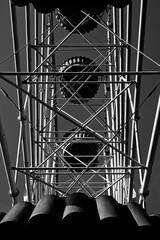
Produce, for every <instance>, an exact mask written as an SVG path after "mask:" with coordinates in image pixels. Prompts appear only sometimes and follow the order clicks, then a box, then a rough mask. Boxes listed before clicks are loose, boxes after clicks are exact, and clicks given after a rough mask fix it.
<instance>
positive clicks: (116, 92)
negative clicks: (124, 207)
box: [0, 0, 160, 204]
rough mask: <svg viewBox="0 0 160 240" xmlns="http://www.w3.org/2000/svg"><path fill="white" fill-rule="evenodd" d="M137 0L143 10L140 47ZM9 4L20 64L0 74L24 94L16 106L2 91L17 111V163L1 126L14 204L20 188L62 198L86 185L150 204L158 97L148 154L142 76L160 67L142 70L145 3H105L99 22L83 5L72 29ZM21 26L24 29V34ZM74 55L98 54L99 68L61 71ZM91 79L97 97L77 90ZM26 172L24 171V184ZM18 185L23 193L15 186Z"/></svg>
mask: <svg viewBox="0 0 160 240" xmlns="http://www.w3.org/2000/svg"><path fill="white" fill-rule="evenodd" d="M135 2H136V3H135ZM137 2H138V3H137ZM134 4H136V7H137V12H138V14H137V16H138V21H137V22H138V23H137V24H138V26H136V29H137V33H136V39H134V41H135V42H136V43H135V44H134V46H135V47H134V46H133V45H132V41H133V38H134V36H135V27H134V26H133V22H132V20H133V5H134ZM9 7H10V19H11V26H12V41H13V56H10V58H13V61H14V67H15V71H14V72H11V71H8V72H1V74H0V78H1V80H3V81H5V82H6V83H8V84H10V85H11V86H13V90H15V91H17V105H16V104H15V103H14V102H13V101H12V99H11V98H10V96H9V95H8V93H7V91H6V90H5V89H3V88H1V90H2V92H3V93H4V95H5V96H6V97H7V98H8V99H9V100H10V101H12V103H13V104H14V106H15V107H16V108H17V109H18V111H19V138H18V139H17V157H16V160H15V161H14V163H15V164H13V163H12V161H11V159H10V156H9V151H8V149H7V142H6V138H5V133H4V132H3V126H2V124H0V129H1V131H0V132H1V136H0V140H1V147H2V153H3V159H4V163H5V167H6V174H7V178H8V182H9V187H10V191H11V196H12V199H13V202H14V203H15V202H17V201H18V199H19V196H20V195H23V197H24V198H25V199H27V200H28V201H31V202H33V203H36V202H37V201H38V200H39V199H40V198H41V197H42V196H44V195H46V194H52V193H53V194H58V195H59V196H62V197H64V196H67V195H68V194H70V193H71V192H75V191H76V192H78V191H81V192H84V193H86V194H87V195H88V196H90V197H93V198H97V197H98V196H100V195H102V194H108V195H112V196H113V197H114V198H115V199H116V200H117V201H118V202H120V203H123V204H124V203H126V202H129V201H131V200H132V198H137V201H139V202H140V203H143V204H145V196H146V193H147V190H148V184H149V180H150V175H151V171H152V165H153V161H154V153H155V149H156V146H157V141H158V137H159V130H158V127H157V126H158V124H160V117H159V115H160V113H159V112H160V103H159V102H158V105H157V113H156V116H155V122H154V126H153V132H152V136H151V144H150V147H149V151H148V157H147V159H146V161H145V160H144V158H143V160H142V156H141V148H140V140H139V134H141V133H140V132H139V128H138V119H139V108H140V105H141V103H140V94H141V77H142V75H149V74H159V73H160V72H158V71H155V72H154V71H144V70H143V67H142V66H143V58H144V57H145V58H148V59H149V57H147V56H146V55H145V54H143V46H144V38H145V22H146V12H147V0H144V1H143V0H140V1H133V3H132V4H129V5H127V6H126V7H125V8H115V7H113V6H111V5H107V6H106V10H105V11H104V13H103V14H101V15H100V16H99V20H100V21H97V20H96V19H95V18H94V17H93V16H91V15H90V14H88V13H86V12H83V15H84V18H83V19H82V21H81V22H80V23H79V24H78V25H75V26H73V30H71V31H70V32H68V31H67V30H65V29H63V27H62V26H61V24H60V22H58V20H57V19H56V17H55V13H54V12H52V13H50V14H41V13H38V12H37V11H36V10H35V9H34V8H33V6H32V5H30V4H29V5H27V6H26V7H23V8H21V10H19V9H17V7H16V6H15V5H14V4H12V3H11V2H10V1H9ZM134 8H135V7H134ZM20 11H21V13H23V17H22V14H19V12H20ZM63 17H64V18H65V16H63ZM88 19H90V20H92V21H94V22H96V23H97V27H96V28H95V29H94V30H93V31H91V32H87V33H85V34H82V33H81V32H80V31H79V27H80V26H81V25H82V24H83V23H84V22H85V21H87V20H88ZM67 21H69V19H67ZM71 24H72V23H71ZM19 25H21V26H20V27H21V28H23V29H25V35H24V36H21V32H20V31H21V30H19V29H20V27H19ZM72 25H73V24H72ZM133 33H134V34H133ZM133 35H134V36H133ZM22 38H23V39H22ZM24 40H25V44H24V45H22V43H21V42H20V41H22V42H24ZM77 56H78V57H80V56H82V57H83V56H84V57H88V58H90V59H92V60H93V61H94V63H95V65H96V66H95V67H94V70H92V69H93V68H91V70H90V68H88V66H89V64H84V66H82V68H83V70H81V69H80V70H79V69H78V68H76V71H75V68H71V69H70V71H67V70H66V71H63V66H64V62H65V61H66V60H67V59H72V62H71V63H70V62H69V63H67V64H71V67H72V66H74V63H75V62H74V61H75V57H77ZM73 59H74V60H73ZM77 59H78V58H77ZM149 60H151V59H149ZM77 61H78V60H77ZM151 61H152V62H153V60H151ZM22 62H23V64H22ZM76 64H77V63H76ZM155 64H157V63H155ZM77 65H78V64H77ZM77 65H76V66H77ZM82 65H83V64H82ZM10 76H13V77H14V79H15V81H13V80H11V79H10ZM93 77H94V78H93ZM95 79H96V80H95ZM77 82H78V84H77V86H78V87H77V88H76V89H75V88H74V86H75V85H76V83H77ZM74 84H75V85H74ZM94 84H97V85H98V91H97V92H96V93H95V96H94V97H91V98H86V97H83V96H82V94H80V91H79V90H80V89H81V88H82V89H83V87H84V86H85V85H87V88H88V92H89V91H92V85H94ZM64 90H65V91H64ZM62 92H63V93H64V92H65V93H66V92H68V94H69V97H68V96H67V97H66V96H64V94H63V93H62ZM82 93H83V91H82ZM73 99H74V100H76V103H74V102H72V100H73ZM94 146H97V148H96V149H95V148H94ZM90 148H93V149H92V151H91V153H90V151H89V150H90ZM76 149H80V151H79V150H77V152H76ZM86 149H87V150H86ZM97 149H98V150H97ZM83 151H84V152H83ZM67 158H68V159H70V160H68V159H67ZM72 161H73V162H72ZM19 175H21V176H23V177H21V178H20V179H21V180H20V181H21V183H19ZM20 184H22V185H23V187H24V188H23V189H24V192H25V193H22V192H20V193H19V191H18V190H17V189H18V188H19V187H18V186H19V185H20ZM139 190H140V191H139Z"/></svg>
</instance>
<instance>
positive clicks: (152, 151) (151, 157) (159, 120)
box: [139, 95, 160, 204]
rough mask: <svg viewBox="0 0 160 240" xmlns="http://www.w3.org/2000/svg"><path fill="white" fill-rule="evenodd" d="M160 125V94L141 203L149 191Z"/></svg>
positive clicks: (142, 187)
mask: <svg viewBox="0 0 160 240" xmlns="http://www.w3.org/2000/svg"><path fill="white" fill-rule="evenodd" d="M159 126H160V95H159V99H158V104H157V110H156V114H155V119H154V125H153V129H152V135H151V139H150V144H149V149H148V155H147V160H146V167H147V169H145V171H144V176H143V183H142V186H141V189H140V198H139V203H140V204H142V203H144V201H145V195H146V193H147V192H148V187H149V181H150V178H151V173H152V167H153V163H154V159H155V154H156V149H157V144H158V140H159V135H160V128H159Z"/></svg>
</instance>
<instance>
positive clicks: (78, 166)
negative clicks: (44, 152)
mask: <svg viewBox="0 0 160 240" xmlns="http://www.w3.org/2000/svg"><path fill="white" fill-rule="evenodd" d="M74 131H75V129H74V130H72V131H71V133H73V132H74ZM71 133H66V134H65V135H64V137H65V138H67V137H68V136H70V134H71ZM98 149H99V144H97V142H95V141H94V139H93V138H91V137H90V135H89V134H88V133H77V134H76V135H75V137H74V141H72V143H69V144H67V145H66V146H65V147H64V149H63V157H64V159H65V160H66V161H67V162H68V163H69V164H70V165H71V167H73V168H75V170H76V171H77V172H81V171H82V170H83V168H84V167H86V165H88V164H89V163H90V162H91V161H93V162H92V163H91V164H90V167H94V166H96V165H97V163H98V158H95V159H94V156H96V155H97V153H98ZM93 159H94V160H93ZM82 167H83V168H82Z"/></svg>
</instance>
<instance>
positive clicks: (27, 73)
mask: <svg viewBox="0 0 160 240" xmlns="http://www.w3.org/2000/svg"><path fill="white" fill-rule="evenodd" d="M12 75H13V76H17V75H21V76H29V75H30V76H42V75H46V76H48V75H50V76H61V75H64V76H75V75H78V76H90V75H92V76H103V75H105V76H106V75H116V76H117V75H119V76H122V75H160V71H120V72H114V71H113V72H107V71H101V72H0V76H12Z"/></svg>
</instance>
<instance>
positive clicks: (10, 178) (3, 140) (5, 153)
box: [0, 116, 19, 204]
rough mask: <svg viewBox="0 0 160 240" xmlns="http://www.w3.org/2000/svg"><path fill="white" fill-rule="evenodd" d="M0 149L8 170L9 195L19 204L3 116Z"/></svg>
mask: <svg viewBox="0 0 160 240" xmlns="http://www.w3.org/2000/svg"><path fill="white" fill-rule="evenodd" d="M0 148H1V152H2V158H3V163H4V167H5V170H6V175H7V180H8V185H9V193H10V194H11V196H12V198H13V204H15V203H16V202H17V196H18V194H19V191H18V189H17V187H16V184H15V182H14V178H13V174H12V165H11V158H10V154H9V150H8V144H7V139H6V135H5V132H4V129H3V125H2V121H1V116H0Z"/></svg>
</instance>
